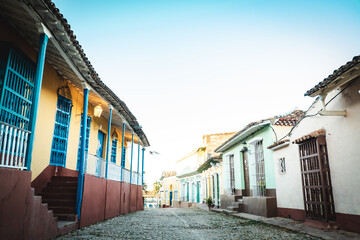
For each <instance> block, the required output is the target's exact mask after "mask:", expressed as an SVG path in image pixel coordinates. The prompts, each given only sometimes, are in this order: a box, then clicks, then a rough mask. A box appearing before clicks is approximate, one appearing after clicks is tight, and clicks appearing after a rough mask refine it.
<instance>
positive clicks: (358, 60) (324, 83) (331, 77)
mask: <svg viewBox="0 0 360 240" xmlns="http://www.w3.org/2000/svg"><path fill="white" fill-rule="evenodd" d="M358 63H360V55H359V56H355V57H354V58H353V59H352V61H349V62H347V63H346V64H345V65H342V66H341V67H339V68H338V69H336V70H334V72H333V73H332V74H330V75H329V76H328V77H327V78H325V79H324V80H323V81H321V82H319V83H318V84H317V85H315V87H313V88H312V89H310V90H308V91H307V92H306V93H305V94H304V95H305V96H310V95H311V94H313V93H315V92H317V91H319V90H321V89H323V88H325V87H326V86H327V85H328V84H330V83H331V82H333V81H334V80H335V79H336V78H337V77H339V76H340V75H342V74H343V73H345V72H346V71H347V70H349V69H350V68H352V67H353V66H355V65H356V64H358Z"/></svg>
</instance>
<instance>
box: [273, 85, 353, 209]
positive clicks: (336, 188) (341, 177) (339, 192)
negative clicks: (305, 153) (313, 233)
mask: <svg viewBox="0 0 360 240" xmlns="http://www.w3.org/2000/svg"><path fill="white" fill-rule="evenodd" d="M359 89H360V80H357V81H356V82H355V83H353V84H352V85H351V86H350V87H349V88H347V89H346V90H344V91H343V92H342V93H341V94H340V95H338V96H337V97H336V98H335V99H334V100H333V101H332V102H331V103H330V104H328V106H327V107H326V108H327V109H326V110H346V111H347V116H346V117H339V116H337V117H335V116H327V117H326V116H320V115H317V116H315V117H308V118H305V119H303V120H302V121H301V122H300V124H299V125H298V126H297V127H296V128H295V129H294V131H293V133H292V136H291V141H293V140H295V139H297V138H300V137H302V136H303V135H306V134H309V133H311V132H313V131H316V130H319V129H322V128H323V129H325V130H326V142H327V149H328V156H329V164H330V175H331V181H332V186H333V195H334V202H335V211H336V212H337V213H347V214H357V215H358V214H360V207H359V206H360V173H359V171H360V94H359V92H358V91H359ZM339 91H340V90H334V91H333V92H332V93H331V94H329V95H328V96H327V98H326V101H325V102H328V101H329V100H330V99H331V98H332V97H333V96H335V94H337V93H338V92H339ZM321 108H322V104H321V102H320V101H317V102H315V103H314V105H313V106H312V108H311V109H310V110H309V112H308V113H307V115H312V114H315V113H317V112H318V111H319V110H320V109H321ZM279 157H285V158H286V167H287V169H288V170H287V173H286V174H284V175H280V174H278V172H277V171H276V184H277V185H276V193H277V201H278V206H279V207H284V208H299V209H303V205H304V204H303V197H302V188H301V175H300V160H299V153H298V146H297V145H296V144H290V146H289V147H286V148H284V149H280V150H277V151H274V161H275V166H277V158H279Z"/></svg>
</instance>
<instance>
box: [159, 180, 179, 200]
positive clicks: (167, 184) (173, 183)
mask: <svg viewBox="0 0 360 240" xmlns="http://www.w3.org/2000/svg"><path fill="white" fill-rule="evenodd" d="M161 184H162V186H163V190H164V192H163V193H162V194H161V195H162V196H161V199H162V200H163V201H164V199H165V191H167V195H166V203H164V202H162V204H167V205H169V204H170V199H169V197H170V191H172V192H173V200H174V201H179V200H180V182H179V179H178V178H176V177H170V178H164V179H163V180H162V182H161ZM171 187H172V189H171ZM175 188H176V189H177V191H178V196H177V199H175V193H174V191H175Z"/></svg>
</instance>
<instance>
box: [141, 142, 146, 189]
mask: <svg viewBox="0 0 360 240" xmlns="http://www.w3.org/2000/svg"><path fill="white" fill-rule="evenodd" d="M144 153H145V148H143V149H142V164H141V168H142V170H141V181H142V183H141V185H143V186H144Z"/></svg>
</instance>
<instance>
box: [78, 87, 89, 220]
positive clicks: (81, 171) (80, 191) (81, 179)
mask: <svg viewBox="0 0 360 240" xmlns="http://www.w3.org/2000/svg"><path fill="white" fill-rule="evenodd" d="M88 98H89V89H88V88H84V102H83V116H84V117H83V118H82V125H83V127H82V128H81V132H80V134H81V142H80V149H81V152H80V166H79V176H78V188H77V193H76V214H77V215H78V217H79V220H80V213H81V202H82V195H83V188H84V169H85V166H84V165H85V140H86V127H87V126H86V124H87V112H88V111H87V109H88Z"/></svg>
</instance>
